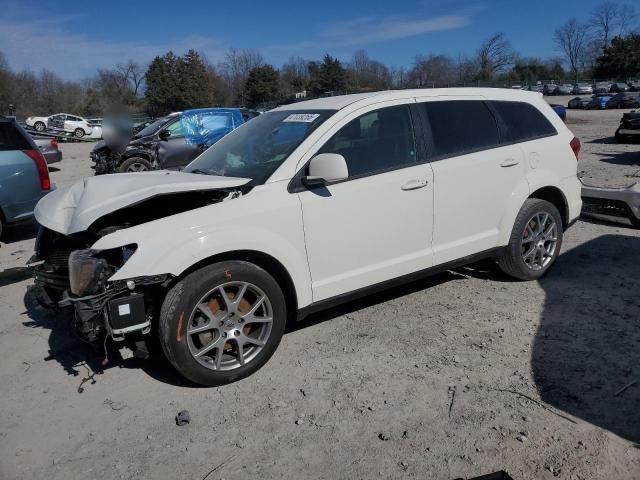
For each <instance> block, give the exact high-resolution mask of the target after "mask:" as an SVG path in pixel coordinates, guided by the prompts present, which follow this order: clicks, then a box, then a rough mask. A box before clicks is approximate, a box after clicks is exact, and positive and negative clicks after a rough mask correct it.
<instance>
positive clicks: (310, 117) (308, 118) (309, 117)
mask: <svg viewBox="0 0 640 480" xmlns="http://www.w3.org/2000/svg"><path fill="white" fill-rule="evenodd" d="M319 116H320V114H319V113H292V114H291V115H289V116H288V117H287V118H285V119H284V120H283V122H304V123H311V122H313V121H314V120H315V119H316V118H318V117H319Z"/></svg>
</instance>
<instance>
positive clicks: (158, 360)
mask: <svg viewBox="0 0 640 480" xmlns="http://www.w3.org/2000/svg"><path fill="white" fill-rule="evenodd" d="M24 305H25V307H26V309H27V312H26V313H27V315H28V316H29V321H27V322H24V323H23V325H24V326H25V327H29V328H41V329H44V330H49V339H48V341H49V352H48V354H47V355H46V356H45V361H55V362H58V363H59V364H60V366H62V368H63V369H64V371H65V372H66V373H67V374H68V375H72V376H75V377H78V384H79V386H80V385H84V384H85V383H86V382H93V381H99V379H100V375H102V374H103V373H104V371H105V370H110V369H113V368H135V369H140V370H143V371H144V372H145V373H146V374H147V375H149V376H150V377H152V378H154V379H156V380H158V381H159V382H163V383H168V384H171V385H176V386H180V387H190V388H199V387H200V386H199V385H196V384H194V383H191V382H189V381H188V380H186V379H185V378H183V377H182V376H181V375H179V374H178V373H177V372H176V371H175V370H174V369H173V367H172V366H171V364H170V363H169V362H168V361H167V359H166V358H165V357H164V355H163V354H162V352H161V351H160V350H159V345H157V343H153V344H152V345H150V349H151V354H152V358H150V359H148V360H142V359H139V358H136V357H129V358H123V357H122V355H121V353H120V348H121V347H122V344H119V343H118V344H114V343H115V342H113V341H111V339H109V340H108V341H107V344H106V348H107V351H106V357H108V362H107V363H106V364H103V361H104V359H105V349H104V348H105V346H104V345H103V344H100V345H93V344H90V343H88V342H85V341H84V340H83V339H81V338H80V337H79V336H77V335H76V333H75V330H74V328H73V325H72V322H73V311H72V310H71V311H68V310H62V311H60V312H58V313H51V312H49V311H48V310H45V309H44V308H42V307H40V306H39V305H38V302H37V301H36V300H35V298H33V295H31V294H30V293H29V291H27V293H26V294H25V296H24ZM43 353H44V352H43ZM83 379H88V380H85V381H83Z"/></svg>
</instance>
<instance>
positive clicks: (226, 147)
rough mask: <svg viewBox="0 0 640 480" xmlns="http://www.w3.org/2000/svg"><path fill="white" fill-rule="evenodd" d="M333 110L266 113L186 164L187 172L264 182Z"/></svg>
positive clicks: (253, 182) (255, 182) (255, 183)
mask: <svg viewBox="0 0 640 480" xmlns="http://www.w3.org/2000/svg"><path fill="white" fill-rule="evenodd" d="M334 113H335V111H334V110H314V111H304V110H291V111H278V110H276V111H272V112H267V113H265V114H262V115H260V116H258V117H256V118H254V119H253V120H251V121H250V122H248V123H245V124H243V125H241V126H240V127H239V128H236V129H235V130H233V131H232V132H231V133H228V134H227V135H225V136H224V137H222V138H221V139H220V140H218V141H217V142H216V143H214V144H213V145H212V146H211V147H210V148H209V149H208V150H206V151H205V152H204V153H203V154H202V155H200V156H199V157H198V158H196V159H195V160H194V161H193V162H191V163H190V164H189V165H187V167H186V168H185V171H186V172H193V173H201V174H208V175H223V176H227V177H241V178H250V179H251V180H252V182H251V183H252V184H253V185H259V184H262V183H264V182H266V181H267V179H268V178H269V177H270V176H271V175H272V174H273V172H275V171H276V169H277V168H278V167H279V166H280V165H281V164H282V162H284V161H285V160H286V159H287V157H288V156H289V155H290V154H291V153H292V152H293V151H294V150H295V149H296V148H297V147H298V145H300V144H301V143H302V141H303V140H304V139H305V138H307V137H308V136H309V134H311V132H313V131H314V130H315V129H316V128H318V126H320V125H321V124H322V123H323V122H324V121H325V120H326V119H327V118H329V117H330V116H331V115H333V114H334Z"/></svg>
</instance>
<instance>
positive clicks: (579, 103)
mask: <svg viewBox="0 0 640 480" xmlns="http://www.w3.org/2000/svg"><path fill="white" fill-rule="evenodd" d="M590 101H591V97H574V98H572V99H571V100H569V103H568V104H567V107H569V108H585V107H586V106H587V105H589V102H590Z"/></svg>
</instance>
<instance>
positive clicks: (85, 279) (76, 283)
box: [69, 250, 107, 296]
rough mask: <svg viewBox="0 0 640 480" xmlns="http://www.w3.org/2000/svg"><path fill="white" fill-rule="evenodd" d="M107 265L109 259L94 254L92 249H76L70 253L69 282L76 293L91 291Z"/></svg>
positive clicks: (79, 294) (80, 294) (81, 293)
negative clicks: (96, 256)
mask: <svg viewBox="0 0 640 480" xmlns="http://www.w3.org/2000/svg"><path fill="white" fill-rule="evenodd" d="M106 267H107V261H106V260H104V259H102V258H95V257H93V256H92V252H91V250H75V251H73V252H71V255H69V283H70V285H71V292H72V293H73V294H74V295H78V296H82V295H84V294H85V293H91V290H92V289H93V288H94V287H95V286H96V285H97V284H98V281H99V280H100V276H101V275H102V273H103V272H104V270H105V268H106Z"/></svg>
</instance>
